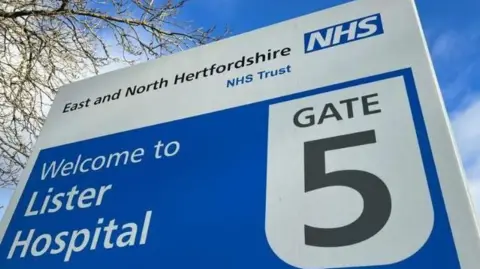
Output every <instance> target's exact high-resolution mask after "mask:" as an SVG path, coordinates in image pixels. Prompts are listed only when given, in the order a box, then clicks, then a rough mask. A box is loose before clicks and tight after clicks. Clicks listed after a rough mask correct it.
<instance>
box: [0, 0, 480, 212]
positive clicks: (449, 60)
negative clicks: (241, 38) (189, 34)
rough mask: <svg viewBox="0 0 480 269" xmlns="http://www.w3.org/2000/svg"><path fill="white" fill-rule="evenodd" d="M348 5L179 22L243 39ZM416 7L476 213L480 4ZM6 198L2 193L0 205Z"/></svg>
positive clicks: (317, 3)
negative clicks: (219, 29)
mask: <svg viewBox="0 0 480 269" xmlns="http://www.w3.org/2000/svg"><path fill="white" fill-rule="evenodd" d="M385 1H387V0H385ZM347 2H350V1H344V0H303V1H291V0H289V1H287V0H191V1H190V3H188V4H187V6H186V8H185V9H184V10H183V11H182V13H181V14H180V15H179V16H180V17H181V18H184V19H187V20H189V21H193V22H194V23H195V24H196V25H198V26H206V27H208V26H212V25H218V26H222V25H228V26H229V27H230V28H231V30H232V31H233V34H241V33H244V32H246V31H250V30H254V29H256V28H259V27H263V26H267V25H270V24H273V23H277V22H280V21H283V20H286V19H290V18H294V17H297V16H300V15H304V14H307V13H310V12H313V11H318V10H321V9H325V8H328V7H332V6H335V5H339V4H342V3H347ZM417 6H418V10H419V13H420V18H421V21H422V25H423V28H424V31H425V35H426V37H427V42H428V46H429V48H430V52H431V54H432V58H433V62H434V65H435V69H436V72H437V76H438V79H439V82H440V86H441V88H442V93H443V95H444V98H445V103H446V106H447V109H448V113H449V116H450V118H451V121H452V126H453V128H454V132H455V136H456V139H457V144H458V146H459V149H460V152H461V155H462V158H463V162H464V165H465V170H466V172H467V176H468V179H469V185H470V190H471V193H472V195H473V197H474V200H475V201H476V204H477V207H478V208H480V157H479V156H480V142H479V141H480V79H479V78H480V76H479V75H480V18H479V15H478V14H479V13H480V1H478V0H456V1H447V0H437V1H433V0H418V1H417ZM10 193H11V191H9V190H0V205H1V204H6V202H7V201H8V197H9V194H10ZM2 212H3V211H2V210H0V216H1V214H2Z"/></svg>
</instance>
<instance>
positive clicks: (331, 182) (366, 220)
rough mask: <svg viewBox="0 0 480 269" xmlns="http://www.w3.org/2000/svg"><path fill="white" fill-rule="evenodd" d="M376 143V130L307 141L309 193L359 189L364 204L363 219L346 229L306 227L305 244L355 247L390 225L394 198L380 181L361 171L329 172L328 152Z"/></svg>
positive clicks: (307, 188) (361, 216)
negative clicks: (327, 164)
mask: <svg viewBox="0 0 480 269" xmlns="http://www.w3.org/2000/svg"><path fill="white" fill-rule="evenodd" d="M372 143H376V137H375V131H374V130H370V131H365V132H358V133H353V134H347V135H341V136H335V137H329V138H323V139H319V140H314V141H308V142H305V144H304V150H305V152H304V154H305V155H304V158H305V160H304V161H305V192H310V191H314V190H318V189H322V188H326V187H333V186H344V187H349V188H352V189H354V190H356V191H357V192H358V193H359V194H360V195H361V196H362V198H363V202H364V203H363V211H362V213H361V215H360V217H358V219H356V220H355V221H354V222H352V223H350V224H348V225H346V226H343V227H338V228H317V227H311V226H308V225H305V227H304V229H305V244H307V245H309V246H316V247H339V246H348V245H353V244H356V243H359V242H362V241H364V240H367V239H369V238H371V237H372V236H374V235H375V234H377V233H378V232H379V231H380V230H381V229H382V228H383V227H384V226H385V224H386V223H387V221H388V219H389V217H390V213H391V210H392V199H391V197H390V192H389V191H388V188H387V186H386V185H385V183H383V181H382V180H381V179H380V178H378V177H377V176H375V175H374V174H371V173H368V172H365V171H360V170H341V171H335V172H331V173H326V171H325V152H326V151H328V150H335V149H342V148H348V147H355V146H361V145H366V144H372ZM359 157H360V156H359Z"/></svg>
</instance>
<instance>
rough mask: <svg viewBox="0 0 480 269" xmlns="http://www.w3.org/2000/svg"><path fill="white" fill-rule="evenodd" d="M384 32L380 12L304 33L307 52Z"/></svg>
mask: <svg viewBox="0 0 480 269" xmlns="http://www.w3.org/2000/svg"><path fill="white" fill-rule="evenodd" d="M380 34H383V25H382V19H381V16H380V14H375V15H371V16H368V17H364V18H360V19H356V20H353V21H348V22H345V23H341V24H338V25H333V26H330V27H327V28H322V29H318V30H316V31H313V32H309V33H306V34H305V35H304V41H305V53H309V52H313V51H317V50H321V49H325V48H329V47H333V46H336V45H341V44H345V43H348V42H351V41H356V40H359V39H363V38H367V37H372V36H376V35H380Z"/></svg>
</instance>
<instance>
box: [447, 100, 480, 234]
mask: <svg viewBox="0 0 480 269" xmlns="http://www.w3.org/2000/svg"><path fill="white" fill-rule="evenodd" d="M470 100H471V101H470V104H469V105H467V106H466V107H465V108H463V109H461V110H458V111H457V112H454V113H453V114H452V117H451V118H452V127H453V131H454V133H455V140H456V142H457V145H458V149H459V151H460V154H461V156H462V161H463V164H464V167H465V171H466V174H467V178H468V179H469V186H470V194H471V196H472V198H473V201H474V203H475V209H476V212H477V216H478V220H479V221H480V96H476V97H475V98H470ZM479 227H480V222H479Z"/></svg>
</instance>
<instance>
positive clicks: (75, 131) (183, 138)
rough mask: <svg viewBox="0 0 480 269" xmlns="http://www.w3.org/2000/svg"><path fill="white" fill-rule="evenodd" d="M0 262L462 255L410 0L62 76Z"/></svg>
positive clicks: (455, 199) (5, 225) (466, 227)
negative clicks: (76, 76) (76, 77)
mask: <svg viewBox="0 0 480 269" xmlns="http://www.w3.org/2000/svg"><path fill="white" fill-rule="evenodd" d="M0 240H1V244H0V268H9V269H20V268H22V269H24V268H69V269H77V268H78V269H80V268H101V267H106V266H108V267H114V268H118V269H124V268H125V269H127V268H128V269H129V268H150V267H152V268H157V267H165V268H179V269H187V268H212V269H225V268H229V269H244V268H272V269H288V268H392V269H407V268H408V269H411V268H422V269H423V268H449V269H477V268H478V264H480V255H479V253H480V240H479V235H478V232H477V230H476V225H475V219H474V214H473V210H472V205H471V202H470V199H469V196H468V191H467V187H466V182H465V179H464V176H463V172H462V169H461V163H460V161H459V159H458V154H457V152H456V149H455V146H454V142H453V140H452V134H451V131H450V128H449V124H448V118H447V115H446V112H445V108H444V106H443V101H442V99H441V95H440V91H439V89H438V85H437V82H436V78H435V74H434V72H433V68H432V64H431V60H430V57H429V54H428V51H427V46H426V44H425V39H424V37H423V32H422V29H421V26H420V22H419V18H418V15H417V11H416V9H415V6H414V4H413V2H412V1H410V0H386V1H385V0H359V1H355V2H353V3H349V4H346V5H342V6H338V7H335V8H332V9H329V10H325V11H320V12H316V13H312V14H309V15H306V16H303V17H299V18H296V19H293V20H289V21H286V22H282V23H279V24H275V25H272V26H269V27H266V28H263V29H259V30H257V31H253V32H249V33H246V34H243V35H240V36H236V37H233V38H229V39H226V40H222V41H220V42H216V43H213V44H209V45H206V46H202V47H199V48H195V49H191V50H189V51H185V52H182V53H178V54H176V55H173V56H169V57H164V58H161V59H159V60H156V61H150V62H147V63H144V64H140V65H137V66H134V67H131V68H126V69H122V70H118V71H115V72H111V73H108V74H104V75H101V76H97V77H94V78H91V79H88V80H84V81H81V82H78V83H73V84H71V85H67V86H65V87H63V88H62V89H61V90H60V91H59V94H58V95H57V97H56V100H55V102H54V105H53V107H52V109H51V111H50V114H49V116H48V119H47V122H46V124H45V126H44V128H43V130H42V133H41V136H40V138H39V139H38V142H37V144H36V147H35V149H34V152H33V154H32V156H31V158H30V160H29V162H28V165H27V167H26V169H25V171H24V173H23V174H22V177H21V178H20V185H19V187H18V189H17V191H16V193H15V195H14V198H13V201H12V203H11V205H10V206H9V208H8V210H7V212H6V214H5V217H4V220H3V222H2V224H1V226H0Z"/></svg>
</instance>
